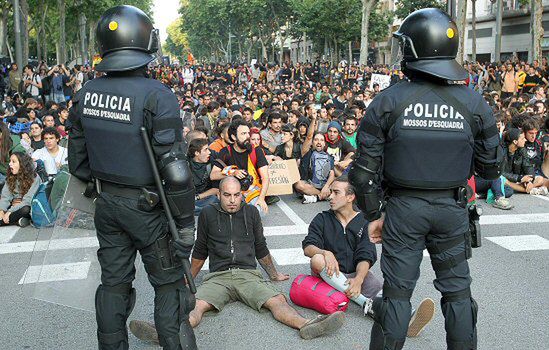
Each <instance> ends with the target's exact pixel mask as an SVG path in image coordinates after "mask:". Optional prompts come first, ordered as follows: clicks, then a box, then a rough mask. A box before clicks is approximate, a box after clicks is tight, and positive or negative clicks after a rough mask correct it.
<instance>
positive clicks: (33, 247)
mask: <svg viewBox="0 0 549 350" xmlns="http://www.w3.org/2000/svg"><path fill="white" fill-rule="evenodd" d="M97 247H99V242H98V241H97V237H81V238H64V239H52V240H51V241H47V240H39V241H27V242H15V243H5V244H0V255H2V254H14V253H30V252H33V251H35V252H43V251H46V250H62V249H79V248H97Z"/></svg>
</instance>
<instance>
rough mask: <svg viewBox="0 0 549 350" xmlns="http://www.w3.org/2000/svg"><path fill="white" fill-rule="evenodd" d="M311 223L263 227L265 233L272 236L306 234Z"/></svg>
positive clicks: (266, 235)
mask: <svg viewBox="0 0 549 350" xmlns="http://www.w3.org/2000/svg"><path fill="white" fill-rule="evenodd" d="M308 230H309V225H307V224H304V225H289V226H269V227H264V228H263V235H265V237H270V236H294V235H295V236H297V235H306V234H307V231H308Z"/></svg>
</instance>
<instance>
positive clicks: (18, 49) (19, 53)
mask: <svg viewBox="0 0 549 350" xmlns="http://www.w3.org/2000/svg"><path fill="white" fill-rule="evenodd" d="M13 21H14V22H15V23H14V24H15V62H16V63H17V68H18V69H19V71H20V72H22V71H23V48H22V46H21V17H20V15H19V0H13Z"/></svg>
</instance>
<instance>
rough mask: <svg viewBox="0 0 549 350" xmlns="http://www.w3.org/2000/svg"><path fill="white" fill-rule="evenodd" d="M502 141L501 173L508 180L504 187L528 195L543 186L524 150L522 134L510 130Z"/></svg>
mask: <svg viewBox="0 0 549 350" xmlns="http://www.w3.org/2000/svg"><path fill="white" fill-rule="evenodd" d="M503 141H504V142H505V157H504V159H503V165H502V169H501V173H502V175H503V176H504V177H505V178H506V179H507V180H508V181H507V182H506V185H507V186H509V187H510V188H512V189H513V191H515V192H522V193H530V192H531V191H532V190H533V189H535V188H537V187H541V186H543V184H544V178H543V176H541V175H536V169H535V166H534V164H532V163H531V161H530V158H529V157H528V154H527V153H526V149H525V148H524V146H525V144H526V137H525V135H524V132H523V131H522V130H520V129H515V128H511V129H509V130H508V131H507V132H506V133H505V134H504V136H503ZM532 194H538V193H537V192H534V193H532ZM543 194H545V193H543Z"/></svg>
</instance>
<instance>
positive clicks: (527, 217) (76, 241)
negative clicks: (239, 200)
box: [0, 201, 549, 255]
mask: <svg viewBox="0 0 549 350" xmlns="http://www.w3.org/2000/svg"><path fill="white" fill-rule="evenodd" d="M280 202H282V201H280ZM280 202H278V203H280ZM278 203H277V204H278ZM290 210H291V209H290ZM544 222H549V213H536V214H511V215H483V216H481V217H480V223H481V225H507V224H523V223H544ZM308 227H309V226H308V225H307V224H297V225H287V226H267V227H265V228H264V235H265V236H266V237H274V236H299V235H306V234H307V230H308ZM5 229H12V227H6V228H5ZM0 232H1V233H2V236H0V239H2V238H3V239H7V238H8V237H9V235H12V231H11V230H4V229H3V230H1V231H0ZM13 234H15V233H13ZM97 247H99V243H98V241H97V237H95V236H88V237H81V238H64V239H53V240H51V241H48V240H38V241H24V242H12V243H1V241H0V255H3V254H15V253H30V252H32V251H46V250H62V249H79V248H97Z"/></svg>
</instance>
